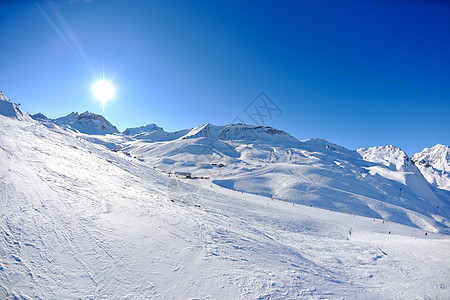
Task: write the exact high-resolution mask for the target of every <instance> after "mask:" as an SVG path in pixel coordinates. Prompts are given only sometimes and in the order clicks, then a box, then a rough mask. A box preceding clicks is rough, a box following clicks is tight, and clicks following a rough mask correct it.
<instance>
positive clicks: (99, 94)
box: [92, 79, 115, 104]
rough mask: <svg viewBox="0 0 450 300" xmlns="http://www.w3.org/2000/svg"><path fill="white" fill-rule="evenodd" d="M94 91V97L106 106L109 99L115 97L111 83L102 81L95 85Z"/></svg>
mask: <svg viewBox="0 0 450 300" xmlns="http://www.w3.org/2000/svg"><path fill="white" fill-rule="evenodd" d="M92 91H93V92H94V97H95V98H97V99H98V100H100V101H102V102H103V104H105V103H106V102H107V101H108V100H109V99H111V98H112V97H114V92H115V89H114V86H113V85H112V84H111V82H109V81H106V80H104V79H102V80H99V81H97V82H96V83H95V84H94V85H93V87H92Z"/></svg>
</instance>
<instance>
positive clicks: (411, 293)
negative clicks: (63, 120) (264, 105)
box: [0, 116, 450, 299]
mask: <svg viewBox="0 0 450 300" xmlns="http://www.w3.org/2000/svg"><path fill="white" fill-rule="evenodd" d="M114 136H116V135H109V136H108V135H107V136H104V137H101V138H104V139H107V138H111V137H114ZM17 137H21V138H20V139H18V138H17ZM84 137H85V136H84V135H82V134H74V133H73V131H69V130H66V129H64V128H63V127H58V126H46V124H45V123H41V122H22V121H18V120H16V119H13V118H8V117H4V116H0V298H2V299H10V298H11V299H29V298H42V299H74V298H77V299H78V298H80V299H87V298H89V299H99V298H105V299H112V298H115V299H150V298H157V299H194V298H195V299H208V298H209V299H305V298H307V299H310V298H312V299H319V298H320V299H327V298H328V299H338V298H339V299H342V298H345V299H413V298H414V299H420V298H437V299H448V298H450V289H449V286H448V278H449V277H450V256H449V255H450V254H449V253H450V251H449V250H450V239H449V237H448V236H443V235H440V234H438V233H432V232H431V233H430V232H425V231H424V230H422V229H418V228H413V227H409V226H404V225H400V224H396V223H394V222H385V221H382V220H381V219H373V218H365V217H360V216H358V215H351V214H346V213H342V212H332V211H329V210H323V209H319V208H316V207H309V206H303V205H297V204H296V205H293V204H292V203H288V202H284V201H278V200H275V199H274V200H272V199H271V198H270V197H264V196H261V195H252V194H248V193H241V192H237V191H234V190H230V189H224V188H221V187H218V186H216V185H214V184H212V182H211V181H210V180H193V179H192V180H185V181H183V180H177V179H175V178H172V177H168V175H167V174H165V173H162V172H160V171H159V170H158V169H155V170H154V168H153V167H152V166H151V165H149V164H148V162H147V161H145V162H141V161H139V160H137V159H134V158H132V157H130V156H128V155H126V154H124V153H122V152H120V151H119V152H113V151H109V150H108V149H107V148H105V147H104V146H102V145H98V144H94V143H90V142H87V141H86V140H85V139H84ZM212 140H213V139H211V138H205V137H199V138H189V139H182V138H180V139H179V140H172V141H167V142H157V143H150V144H161V145H162V146H164V147H169V146H170V147H175V146H176V145H179V146H183V145H184V146H185V147H187V148H184V150H183V149H182V150H181V151H180V152H179V153H180V154H181V153H184V155H185V157H181V156H177V158H178V159H180V160H179V161H180V162H183V163H185V162H186V161H187V160H189V159H195V156H191V155H190V154H189V153H190V152H189V151H185V150H189V149H190V148H189V146H190V145H191V146H193V147H196V146H201V145H202V144H201V143H203V142H208V141H212ZM123 141H124V142H126V143H129V142H130V141H131V142H132V144H134V143H138V144H143V143H144V141H139V140H127V139H124V140H123ZM214 141H216V140H214ZM147 143H148V142H147ZM221 143H222V144H219V145H213V146H212V148H214V149H221V148H220V147H222V146H224V147H225V146H226V147H228V146H231V147H233V148H232V149H234V151H236V153H237V154H239V155H238V156H237V157H236V158H233V159H234V160H235V162H234V163H236V165H228V166H226V167H223V168H217V169H216V167H213V168H214V170H213V169H198V172H200V170H203V171H205V170H206V171H208V170H209V171H211V170H213V171H217V172H220V170H225V169H226V173H227V174H228V175H226V174H223V175H221V176H225V175H226V176H229V177H227V178H228V179H230V180H232V179H233V177H232V175H230V174H229V173H232V172H235V171H234V170H236V171H239V170H240V172H241V173H240V174H241V175H242V176H246V177H247V180H248V181H251V180H253V179H254V178H257V177H256V174H260V176H263V175H264V176H267V178H271V177H273V178H275V179H276V178H280V179H276V180H278V186H279V188H281V189H282V188H285V187H286V186H284V184H285V183H287V186H289V184H290V183H291V182H290V181H289V178H297V177H301V178H303V177H304V180H303V181H304V182H305V184H304V185H303V186H302V185H300V186H299V189H300V190H301V191H302V189H305V188H309V191H310V194H311V195H312V196H313V195H314V194H315V193H318V191H319V190H320V189H323V190H325V189H326V186H327V185H328V183H331V185H330V187H331V188H334V189H333V190H332V189H329V191H335V193H331V194H330V198H329V199H330V200H331V199H333V201H339V197H340V196H344V197H345V195H347V194H346V193H344V192H339V193H338V192H337V191H338V189H341V190H342V191H344V190H345V189H347V190H348V189H349V188H350V187H347V185H348V186H353V185H355V186H357V187H358V188H359V189H361V190H362V189H364V188H366V187H367V186H369V187H370V185H364V184H362V183H358V181H357V180H356V179H355V177H354V175H352V174H359V173H358V172H361V171H363V170H364V169H363V167H372V166H381V165H382V164H379V165H377V164H376V163H371V162H367V161H365V160H363V159H362V158H361V156H359V155H358V153H356V152H352V151H345V149H337V148H336V146H334V145H332V144H327V143H326V141H322V142H320V141H318V140H312V141H305V142H301V143H300V142H299V143H300V144H299V146H298V148H285V147H283V146H282V145H272V147H269V146H267V145H268V144H266V143H264V142H250V143H248V144H247V143H241V142H239V143H238V142H230V141H221ZM327 146H328V147H327ZM265 147H266V148H265ZM136 149H138V147H137V146H136ZM161 149H162V148H161ZM161 149H160V150H161ZM164 149H165V150H164V151H166V150H167V149H168V148H164ZM172 149H173V151H175V150H176V149H175V148H172ZM191 150H192V149H191ZM153 151H155V153H156V152H158V151H159V150H158V147H156V148H154V150H153ZM183 151H184V152H183ZM230 151H231V150H230ZM224 152H225V150H224V151H223V152H220V153H222V154H223V153H224ZM160 153H162V152H160ZM194 153H195V152H194ZM220 153H219V152H217V153H216V152H214V153H212V154H204V155H202V159H204V158H211V159H213V158H214V159H219V158H221V157H220V156H219V154H220ZM174 156H176V154H174V155H172V156H171V157H174ZM265 156H266V157H265ZM227 157H228V158H229V157H230V156H227ZM246 157H249V158H248V159H247V158H246ZM264 157H265V158H264ZM162 158H163V157H161V158H160V159H162ZM147 159H148V160H150V158H149V157H148V158H147ZM155 159H156V158H155ZM261 160H262V161H264V162H265V163H262V162H261ZM237 162H239V163H237ZM271 162H273V163H271ZM265 164H267V166H265ZM161 165H164V164H162V163H161ZM258 165H261V166H260V167H258ZM333 166H334V167H333ZM383 166H384V165H383ZM245 168H247V169H248V172H246V171H245ZM253 168H256V170H252V169H253ZM333 168H334V170H333ZM276 170H278V171H277V172H275V171H276ZM272 171H273V172H272ZM290 171H292V172H294V173H292V174H290V173H289V172H290ZM271 172H272V173H273V174H272V175H271ZM283 172H284V173H283ZM295 172H296V173H295ZM334 172H336V174H334ZM211 174H214V176H216V175H217V176H218V175H219V173H211ZM283 174H284V177H282V176H283ZM333 174H334V175H333ZM362 174H365V175H364V176H363V177H362V178H363V179H360V181H364V180H369V178H370V180H371V182H373V183H374V186H378V187H379V188H380V191H381V194H383V193H387V192H388V189H387V187H385V186H383V184H384V183H386V184H392V185H395V184H396V183H395V182H390V181H388V182H385V181H383V180H381V179H380V178H378V176H374V175H370V174H369V172H368V171H366V172H365V173H362ZM241 175H239V174H238V175H237V176H241ZM302 176H303V177H302ZM371 176H372V177H371ZM221 178H225V177H221ZM238 178H239V177H238ZM327 178H328V181H327ZM235 179H236V178H235ZM283 179H286V180H283ZM332 179H334V180H336V181H335V182H333V180H332ZM222 180H223V179H222ZM306 182H311V183H312V184H311V185H309V187H308V184H306ZM334 184H339V185H340V186H339V188H338V187H333V185H334ZM272 188H273V186H272ZM347 193H348V192H347ZM359 193H360V194H359V195H361V193H362V192H361V191H359ZM319 194H320V193H319ZM306 195H307V193H305V192H303V193H302V197H303V196H306ZM355 195H356V194H355ZM354 197H355V199H356V196H354ZM381 200H384V199H381ZM381 200H378V201H381ZM409 200H410V198H405V199H404V201H405V202H406V201H409ZM371 201H372V202H371V203H372V204H373V205H379V203H378V202H376V201H375V200H371ZM349 205H350V203H349ZM399 210H400V209H399ZM391 211H393V210H391ZM425 233H427V235H425Z"/></svg>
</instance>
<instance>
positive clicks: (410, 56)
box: [0, 0, 450, 155]
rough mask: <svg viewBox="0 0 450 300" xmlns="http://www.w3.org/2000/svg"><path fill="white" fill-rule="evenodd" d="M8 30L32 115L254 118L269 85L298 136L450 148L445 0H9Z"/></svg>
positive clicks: (8, 83) (0, 13)
mask: <svg viewBox="0 0 450 300" xmlns="http://www.w3.org/2000/svg"><path fill="white" fill-rule="evenodd" d="M0 38H1V44H0V90H3V92H5V94H6V95H7V96H8V97H9V98H11V99H12V100H13V101H14V102H20V103H21V104H22V108H23V109H24V110H26V111H28V112H30V113H37V112H42V113H44V114H45V115H47V116H48V117H52V118H56V117H60V116H63V115H67V114H68V113H70V112H72V111H78V112H83V111H86V110H89V111H92V112H95V113H101V114H104V115H105V117H106V118H107V119H108V120H110V121H111V122H112V123H113V124H114V125H116V126H117V127H118V128H119V130H124V129H125V128H127V127H136V126H141V125H145V124H148V123H156V124H158V125H159V126H162V127H163V128H164V129H166V130H170V131H172V130H178V129H183V128H190V127H194V126H197V125H200V124H204V123H213V124H217V125H221V124H227V123H230V122H231V121H232V120H234V119H235V118H236V117H239V118H240V119H241V120H242V121H244V122H245V123H249V124H254V123H255V122H254V121H253V120H252V119H251V118H249V116H248V115H247V114H246V113H245V108H246V107H247V106H248V105H249V104H251V105H253V106H254V105H255V104H257V102H255V103H253V104H252V101H253V99H254V98H255V97H256V96H257V95H258V94H259V93H260V92H261V91H264V92H265V93H266V94H267V95H268V96H269V97H270V98H271V100H272V101H273V103H275V104H276V105H277V106H278V108H279V109H281V111H282V114H281V115H279V112H276V113H274V115H273V117H272V119H268V118H266V120H265V124H266V125H270V126H274V127H277V128H279V129H282V130H285V131H287V132H289V133H290V134H292V135H293V136H295V137H296V138H298V139H307V138H311V137H318V138H325V139H327V140H329V141H331V142H334V143H337V144H340V145H343V146H345V147H348V148H350V149H356V148H360V147H369V146H378V145H387V144H394V145H396V146H398V147H400V148H402V149H403V150H405V151H406V152H407V153H408V154H410V155H412V154H413V153H415V152H418V151H421V150H422V149H423V148H424V147H431V146H433V145H435V144H436V143H441V144H446V145H449V144H450V130H449V129H450V2H448V1H425V0H424V1H418V0H416V1H406V0H404V1H402V0H393V1H388V0H384V1H383V0H366V1H360V0H355V1H331V0H330V1H267V2H266V1H221V2H218V1H144V0H143V1H137V0H136V1H125V0H93V1H81V0H79V1H70V0H67V1H66V0H59V1H55V2H47V1H37V2H35V1H23V0H22V1H1V2H0ZM102 74H104V76H105V78H106V79H110V80H112V82H113V84H114V85H115V87H116V89H117V93H116V96H115V98H114V99H112V100H111V101H110V102H108V103H107V104H106V107H105V110H104V112H102V105H101V103H100V102H99V101H97V100H96V99H94V98H93V96H92V91H91V85H92V84H93V83H94V82H95V81H96V80H98V79H99V78H101V76H102ZM251 107H252V106H251Z"/></svg>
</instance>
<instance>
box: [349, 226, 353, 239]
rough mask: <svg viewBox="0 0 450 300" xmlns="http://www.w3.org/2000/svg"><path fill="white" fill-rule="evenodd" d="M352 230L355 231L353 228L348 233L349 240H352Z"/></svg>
mask: <svg viewBox="0 0 450 300" xmlns="http://www.w3.org/2000/svg"><path fill="white" fill-rule="evenodd" d="M352 229H353V227H350V230H349V231H348V239H349V240H350V239H351V238H352Z"/></svg>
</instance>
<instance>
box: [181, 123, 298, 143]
mask: <svg viewBox="0 0 450 300" xmlns="http://www.w3.org/2000/svg"><path fill="white" fill-rule="evenodd" d="M200 137H207V138H214V139H218V140H241V141H246V142H251V141H255V140H267V141H272V142H274V143H275V142H285V143H286V142H298V141H297V139H295V138H294V137H292V136H291V135H289V134H288V133H286V132H284V131H282V130H278V129H275V128H273V127H269V126H253V125H246V124H240V123H238V124H229V125H225V126H215V125H212V124H205V125H201V126H198V127H195V128H193V129H192V130H191V131H190V132H189V133H188V134H186V135H185V136H184V138H190V139H192V138H200Z"/></svg>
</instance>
